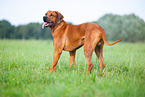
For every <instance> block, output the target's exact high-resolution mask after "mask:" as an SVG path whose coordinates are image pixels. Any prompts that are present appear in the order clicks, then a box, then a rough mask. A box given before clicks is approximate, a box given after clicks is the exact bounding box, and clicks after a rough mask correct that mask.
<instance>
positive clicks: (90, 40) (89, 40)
mask: <svg viewBox="0 0 145 97" xmlns="http://www.w3.org/2000/svg"><path fill="white" fill-rule="evenodd" d="M99 41H100V37H99V34H96V33H95V35H94V34H90V33H89V35H87V33H86V37H85V42H84V53H85V58H86V62H87V73H86V75H88V74H89V73H90V72H91V69H92V67H93V64H92V53H93V51H94V49H95V47H96V44H97V43H98V42H99Z"/></svg>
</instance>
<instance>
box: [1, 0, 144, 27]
mask: <svg viewBox="0 0 145 97" xmlns="http://www.w3.org/2000/svg"><path fill="white" fill-rule="evenodd" d="M48 10H52V11H59V12H60V13H61V14H63V16H64V20H65V21H68V22H72V23H74V24H80V23H84V22H91V21H97V20H98V19H99V18H100V17H102V16H103V15H105V14H110V13H111V14H117V15H127V14H132V13H134V14H135V15H137V16H139V17H140V18H142V19H143V20H144V21H145V0H0V20H3V19H5V20H8V21H9V22H10V23H11V24H12V25H15V26H18V25H22V24H28V23H31V22H39V23H42V22H43V16H44V15H45V13H46V12H47V11H48Z"/></svg>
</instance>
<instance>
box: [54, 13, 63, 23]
mask: <svg viewBox="0 0 145 97" xmlns="http://www.w3.org/2000/svg"><path fill="white" fill-rule="evenodd" d="M55 12H56V14H57V22H58V24H59V23H60V22H61V21H62V20H63V18H64V17H63V15H62V14H61V13H59V12H58V11H55Z"/></svg>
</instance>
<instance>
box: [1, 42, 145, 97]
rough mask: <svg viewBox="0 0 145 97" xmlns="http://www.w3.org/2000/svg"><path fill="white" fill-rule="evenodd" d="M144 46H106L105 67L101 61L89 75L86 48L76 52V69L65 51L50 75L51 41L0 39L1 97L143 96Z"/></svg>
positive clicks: (96, 61) (95, 63)
mask: <svg viewBox="0 0 145 97" xmlns="http://www.w3.org/2000/svg"><path fill="white" fill-rule="evenodd" d="M144 48H145V44H144V43H134V44H131V43H118V44H116V45H114V46H111V47H110V46H106V45H105V47H104V62H105V63H106V67H105V69H104V71H103V72H99V62H98V59H97V57H96V56H95V54H93V56H92V58H93V59H92V60H93V64H94V67H93V68H92V72H91V74H90V75H88V76H86V68H87V66H86V62H85V57H84V53H83V48H81V49H79V50H78V51H77V53H76V54H77V55H76V60H75V63H76V65H75V67H74V68H70V66H69V53H67V52H63V54H62V55H61V58H60V60H59V62H58V65H57V66H56V72H54V73H52V74H49V69H50V65H51V63H52V58H53V50H54V48H53V43H52V41H46V40H45V41H42V40H41V41H40V40H39V41H38V40H37V41H36V40H35V41H34V40H31V41H30V40H26V41H18V40H11V41H10V40H0V97H68V96H69V97H144V95H145V92H144V91H145V82H144V81H145V70H144V68H145V65H144V64H145V61H144V58H145V49H144Z"/></svg>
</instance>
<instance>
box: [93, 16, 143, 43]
mask: <svg viewBox="0 0 145 97" xmlns="http://www.w3.org/2000/svg"><path fill="white" fill-rule="evenodd" d="M94 23H97V24H99V25H101V26H102V27H103V28H104V29H105V31H106V36H107V39H108V40H112V41H115V40H118V39H123V40H124V41H128V42H141V41H145V22H144V20H142V19H140V18H139V17H137V16H135V15H134V14H130V15H124V16H119V15H112V14H107V15H105V16H103V17H101V18H100V19H99V20H98V21H96V22H94Z"/></svg>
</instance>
